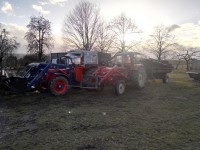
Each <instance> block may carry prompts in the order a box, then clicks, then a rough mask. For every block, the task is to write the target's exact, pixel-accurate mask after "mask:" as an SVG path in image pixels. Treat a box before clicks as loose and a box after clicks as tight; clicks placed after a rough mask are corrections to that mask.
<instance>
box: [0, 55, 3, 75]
mask: <svg viewBox="0 0 200 150" xmlns="http://www.w3.org/2000/svg"><path fill="white" fill-rule="evenodd" d="M0 67H1V68H0V75H3V61H2V58H0Z"/></svg>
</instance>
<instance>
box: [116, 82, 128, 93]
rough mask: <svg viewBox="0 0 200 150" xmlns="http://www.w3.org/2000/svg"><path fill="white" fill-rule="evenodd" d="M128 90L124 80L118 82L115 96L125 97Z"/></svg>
mask: <svg viewBox="0 0 200 150" xmlns="http://www.w3.org/2000/svg"><path fill="white" fill-rule="evenodd" d="M125 90H126V84H125V81H124V80H119V81H117V83H116V85H115V94H116V95H123V94H124V93H125Z"/></svg>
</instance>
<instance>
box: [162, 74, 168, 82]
mask: <svg viewBox="0 0 200 150" xmlns="http://www.w3.org/2000/svg"><path fill="white" fill-rule="evenodd" d="M162 80H163V83H169V76H168V75H167V74H166V75H164V77H163V79H162Z"/></svg>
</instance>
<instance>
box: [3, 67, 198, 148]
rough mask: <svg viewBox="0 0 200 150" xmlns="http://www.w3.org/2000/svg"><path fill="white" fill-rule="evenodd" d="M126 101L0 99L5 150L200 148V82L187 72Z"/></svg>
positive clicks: (100, 97) (131, 93)
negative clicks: (191, 77)
mask: <svg viewBox="0 0 200 150" xmlns="http://www.w3.org/2000/svg"><path fill="white" fill-rule="evenodd" d="M170 79H171V81H170V83H169V84H163V83H162V82H161V81H160V80H156V81H149V82H148V84H147V86H146V88H145V89H143V90H141V91H137V90H134V89H132V88H131V87H129V88H128V89H127V91H126V94H125V95H123V96H119V97H117V96H115V95H114V92H113V90H112V89H111V88H107V89H105V90H104V91H103V92H102V93H96V92H91V91H85V90H78V89H74V90H71V91H70V93H69V94H68V95H67V96H63V97H53V96H51V95H50V94H48V93H45V94H37V93H30V94H28V95H26V96H21V95H12V96H5V97H2V96H1V98H0V149H20V150H21V149H22V150H27V149H35V150H36V149H37V150H46V149H63V150H68V149H69V150H73V149H74V150H83V149H85V150H86V149H88V150H89V149H98V150H103V149H105V150H110V149H111V150H118V149H119V150H121V149H129V150H132V149H144V150H149V149H159V150H160V149H161V150H163V149H170V150H171V149H187V150H190V149H200V83H198V82H194V81H193V80H192V79H190V78H189V77H188V76H187V74H185V72H184V71H174V72H173V73H171V74H170Z"/></svg>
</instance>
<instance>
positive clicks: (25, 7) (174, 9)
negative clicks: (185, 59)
mask: <svg viewBox="0 0 200 150" xmlns="http://www.w3.org/2000/svg"><path fill="white" fill-rule="evenodd" d="M79 1H80V0H5V1H4V0H3V1H2V0H1V1H0V22H1V23H2V24H4V25H6V28H7V29H8V30H10V31H11V33H12V34H14V35H15V36H17V38H18V40H19V42H20V43H21V48H20V50H18V52H25V47H24V45H26V42H25V40H23V37H24V33H25V31H26V25H27V24H28V23H29V21H30V16H33V15H34V16H38V15H39V14H41V15H43V16H44V17H45V18H47V19H49V20H50V21H51V22H52V29H53V34H54V36H55V37H56V39H57V40H56V44H55V45H56V46H55V49H59V48H60V47H59V46H60V45H61V43H62V42H61V41H60V37H61V36H62V32H61V29H62V25H63V21H64V18H65V15H67V14H68V13H69V11H71V10H72V9H73V8H74V7H75V5H76V4H77V3H78V2H79ZM89 1H91V2H92V3H95V4H96V5H97V6H98V7H99V8H100V10H101V14H102V15H103V17H104V18H105V19H106V20H107V21H109V20H110V19H112V18H113V17H115V16H117V15H119V14H120V13H122V12H123V13H125V14H127V16H129V17H131V18H132V19H133V20H134V21H135V23H136V24H137V25H138V27H139V28H140V29H142V30H143V31H144V32H146V33H150V32H152V30H153V27H154V26H155V25H158V24H164V25H167V26H170V25H174V24H176V25H178V26H179V28H178V29H177V30H176V34H177V38H178V40H179V41H180V42H181V43H182V44H184V45H188V46H189V45H192V46H200V8H199V6H200V1H199V0H89ZM58 51H59V50H58Z"/></svg>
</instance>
